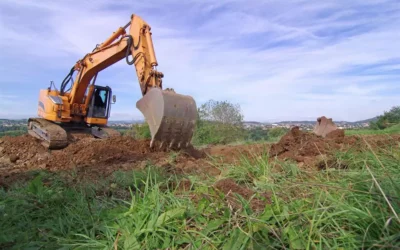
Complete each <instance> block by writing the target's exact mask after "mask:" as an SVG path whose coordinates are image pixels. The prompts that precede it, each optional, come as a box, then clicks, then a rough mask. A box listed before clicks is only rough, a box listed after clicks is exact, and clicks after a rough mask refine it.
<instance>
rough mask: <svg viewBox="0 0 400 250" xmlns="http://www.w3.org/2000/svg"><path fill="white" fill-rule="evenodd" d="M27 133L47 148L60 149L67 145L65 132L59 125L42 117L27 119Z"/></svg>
mask: <svg viewBox="0 0 400 250" xmlns="http://www.w3.org/2000/svg"><path fill="white" fill-rule="evenodd" d="M28 133H29V134H30V135H32V136H33V137H36V138H38V139H40V140H41V141H42V145H43V146H45V147H46V148H48V149H62V148H65V147H66V146H68V136H67V132H66V131H65V130H64V129H63V128H62V127H61V126H59V125H57V124H55V123H53V122H50V121H47V120H45V119H42V118H30V119H29V120H28Z"/></svg>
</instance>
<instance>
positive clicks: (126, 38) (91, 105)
mask: <svg viewBox="0 0 400 250" xmlns="http://www.w3.org/2000/svg"><path fill="white" fill-rule="evenodd" d="M128 27H129V28H128ZM123 59H125V60H126V62H127V64H128V65H134V67H135V70H136V74H137V77H138V82H139V85H140V90H141V93H142V96H143V98H142V99H140V100H139V101H138V102H137V103H136V107H137V108H138V109H139V110H140V111H141V112H142V113H143V115H144V117H145V120H146V122H147V123H148V124H149V127H150V132H151V136H152V141H151V145H150V146H151V147H153V146H154V142H156V141H160V142H161V145H164V144H167V145H169V146H170V147H178V148H179V147H186V146H188V145H189V144H190V141H191V138H192V136H193V131H194V127H195V123H196V119H197V107H196V103H195V101H194V99H193V98H192V97H190V96H187V95H180V94H177V93H175V91H174V90H173V89H166V90H163V86H162V78H163V77H164V74H163V73H162V72H160V71H158V70H157V68H156V67H157V66H158V62H157V59H156V53H155V51H154V45H153V41H152V36H151V27H150V25H149V24H147V23H146V22H145V21H144V20H143V19H142V18H140V17H139V16H137V15H132V16H131V20H130V21H129V22H128V23H127V24H126V25H125V26H124V27H120V28H118V29H117V30H116V31H115V32H114V33H113V34H112V35H111V36H110V37H109V38H108V39H106V40H105V41H104V42H103V43H101V44H99V45H98V46H96V47H95V49H94V50H93V51H92V52H91V53H88V54H86V55H85V56H84V57H83V58H82V59H81V60H78V61H77V62H76V64H75V65H74V66H73V67H72V68H71V70H70V72H69V74H68V75H67V76H66V77H65V79H64V81H63V82H62V83H61V87H60V89H59V90H57V89H56V90H52V89H51V87H50V88H49V89H47V90H41V92H40V97H39V111H38V114H39V116H40V118H31V119H30V123H29V129H30V134H32V135H34V136H36V137H41V138H42V139H43V140H45V141H47V142H46V144H47V145H50V146H49V148H51V145H53V144H54V145H57V147H61V146H60V145H64V144H63V143H56V144H55V143H53V142H52V139H51V138H57V140H60V139H59V138H60V136H58V137H57V136H55V135H53V134H52V132H51V131H56V130H57V133H58V135H60V129H57V127H56V126H58V125H57V124H56V123H58V124H60V126H63V125H66V124H70V123H75V124H82V123H83V124H86V125H87V126H90V127H92V126H98V127H100V128H99V129H98V130H97V131H95V132H94V133H93V134H94V135H95V136H96V137H107V136H108V134H110V135H111V134H112V133H111V132H110V131H107V128H106V127H105V126H106V124H107V120H108V116H109V112H108V111H109V109H110V108H109V105H108V104H110V101H109V100H110V95H111V88H109V87H101V86H97V85H95V82H96V79H97V76H98V73H99V72H100V71H102V70H104V69H106V68H108V67H109V66H111V65H113V64H115V63H116V62H118V61H120V60H123ZM74 73H76V76H75V79H73V76H74ZM100 95H102V96H103V97H102V100H100V99H101V98H100V97H99V96H100ZM96 98H97V99H96ZM99 100H100V102H102V101H103V102H105V104H104V105H103V106H101V107H102V108H103V110H104V111H103V113H102V114H103V115H102V116H96V115H95V114H96V112H97V111H96V107H98V106H96V105H98V104H97V103H98V101H99ZM43 124H46V126H44V125H43ZM47 128H51V131H50V129H47ZM101 129H103V130H104V131H103V132H101V131H100V130H101ZM61 134H62V135H63V136H62V137H63V138H64V137H65V138H66V136H64V134H63V133H61Z"/></svg>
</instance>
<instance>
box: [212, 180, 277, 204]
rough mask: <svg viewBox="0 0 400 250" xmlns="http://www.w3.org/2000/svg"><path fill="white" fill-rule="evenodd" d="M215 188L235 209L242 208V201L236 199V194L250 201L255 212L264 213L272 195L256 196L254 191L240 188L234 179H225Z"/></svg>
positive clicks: (216, 184)
mask: <svg viewBox="0 0 400 250" xmlns="http://www.w3.org/2000/svg"><path fill="white" fill-rule="evenodd" d="M214 187H215V188H216V189H218V190H219V191H221V192H223V193H224V194H225V198H226V200H227V202H228V204H229V205H230V206H231V207H232V208H235V209H238V208H240V207H241V203H240V200H239V199H238V198H237V197H236V194H238V195H240V196H242V197H243V198H244V199H246V200H248V201H250V207H251V208H252V209H253V210H254V211H262V210H264V208H265V204H266V203H269V202H270V199H271V195H270V194H266V193H263V194H261V195H258V197H257V195H255V193H254V191H252V190H251V189H248V188H246V187H243V186H239V185H238V184H237V183H236V182H235V181H234V180H232V179H223V180H220V181H218V182H217V183H215V185H214Z"/></svg>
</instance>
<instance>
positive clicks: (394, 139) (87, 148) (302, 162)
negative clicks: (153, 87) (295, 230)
mask: <svg viewBox="0 0 400 250" xmlns="http://www.w3.org/2000/svg"><path fill="white" fill-rule="evenodd" d="M69 141H70V144H69V145H68V147H66V148H64V149H62V150H47V149H45V148H44V147H43V146H42V145H41V143H40V141H39V140H38V139H36V138H33V137H31V136H29V135H22V136H18V137H3V138H1V139H0V186H4V185H9V184H12V183H14V182H15V181H17V180H19V179H21V180H25V179H26V178H28V177H27V174H26V173H27V172H30V171H31V170H47V171H51V172H58V171H63V172H67V173H71V174H74V175H75V176H78V178H89V179H102V178H105V177H107V176H109V175H110V174H112V173H113V172H115V171H118V170H121V171H127V170H131V169H142V168H145V167H146V166H148V165H155V166H159V167H161V168H163V169H164V170H165V171H167V172H171V173H175V174H197V175H200V176H204V178H206V177H207V176H210V175H212V176H217V175H219V174H220V173H221V170H220V168H219V167H217V166H221V165H225V166H226V167H233V166H234V165H235V164H238V163H239V161H240V160H241V159H242V158H243V157H247V158H249V159H250V160H251V159H256V158H257V157H260V156H262V157H269V158H270V159H271V160H278V161H286V160H291V161H294V162H297V163H298V166H299V167H300V168H303V169H313V170H316V169H324V168H327V167H344V168H345V167H346V166H345V165H342V166H337V164H336V163H335V161H332V160H331V158H332V155H333V153H334V152H336V151H348V150H351V149H353V150H356V151H357V150H358V151H361V150H365V149H367V144H366V142H368V143H369V145H370V146H371V147H372V148H374V149H376V150H379V149H380V148H382V147H387V146H390V145H397V144H398V143H399V142H400V135H395V136H363V137H360V136H344V131H343V130H336V131H333V132H331V133H330V134H328V135H327V136H326V138H322V137H319V136H316V135H314V134H312V133H309V132H304V131H301V130H300V129H299V128H298V127H295V128H293V129H291V130H290V131H289V132H288V133H287V134H286V135H284V136H283V137H282V138H281V140H280V141H279V142H278V143H276V144H273V145H270V144H250V145H224V146H210V147H206V148H203V149H201V150H198V149H196V148H193V147H192V148H188V149H186V150H180V151H179V150H170V149H167V148H162V149H159V148H158V147H155V148H153V149H150V147H149V145H150V142H149V141H148V140H135V139H133V138H131V137H126V136H123V137H116V138H109V139H104V140H99V139H94V138H92V137H90V136H87V135H84V134H82V135H80V134H74V135H72V136H71V137H70V138H69ZM276 165H277V166H279V164H276Z"/></svg>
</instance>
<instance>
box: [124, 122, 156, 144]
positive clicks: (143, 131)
mask: <svg viewBox="0 0 400 250" xmlns="http://www.w3.org/2000/svg"><path fill="white" fill-rule="evenodd" d="M125 135H128V136H132V137H133V138H135V139H138V140H140V139H150V138H151V133H150V127H149V125H148V124H147V123H143V124H133V125H132V128H131V129H129V130H127V131H126V132H125Z"/></svg>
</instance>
